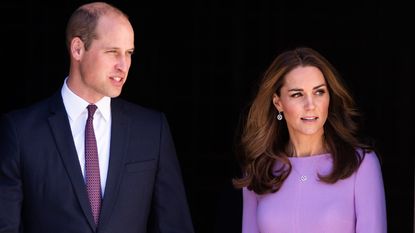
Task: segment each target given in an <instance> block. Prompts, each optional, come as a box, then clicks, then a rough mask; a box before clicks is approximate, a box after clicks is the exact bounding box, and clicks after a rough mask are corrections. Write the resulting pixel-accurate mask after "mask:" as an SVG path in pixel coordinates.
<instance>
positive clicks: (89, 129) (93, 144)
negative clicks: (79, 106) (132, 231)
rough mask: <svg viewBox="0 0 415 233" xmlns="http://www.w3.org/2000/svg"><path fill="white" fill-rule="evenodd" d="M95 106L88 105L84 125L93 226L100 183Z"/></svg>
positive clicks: (96, 220) (86, 166)
mask: <svg viewBox="0 0 415 233" xmlns="http://www.w3.org/2000/svg"><path fill="white" fill-rule="evenodd" d="M96 110H97V106H96V105H93V104H91V105H88V119H87V120H86V125H85V179H86V189H87V191H88V197H89V203H90V204H91V209H92V214H93V216H94V221H95V224H98V220H99V213H100V210H101V182H100V175H99V163H98V149H97V141H96V140H95V133H94V125H93V121H94V113H95V111H96Z"/></svg>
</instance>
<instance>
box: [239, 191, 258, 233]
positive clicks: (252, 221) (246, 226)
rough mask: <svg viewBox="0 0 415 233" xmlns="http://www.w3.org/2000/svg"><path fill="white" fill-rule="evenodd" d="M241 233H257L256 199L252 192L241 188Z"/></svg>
mask: <svg viewBox="0 0 415 233" xmlns="http://www.w3.org/2000/svg"><path fill="white" fill-rule="evenodd" d="M242 192H243V212H242V233H259V229H258V224H257V205H258V203H257V198H256V194H255V193H254V192H253V191H249V190H248V189H247V188H246V187H245V188H243V190H242Z"/></svg>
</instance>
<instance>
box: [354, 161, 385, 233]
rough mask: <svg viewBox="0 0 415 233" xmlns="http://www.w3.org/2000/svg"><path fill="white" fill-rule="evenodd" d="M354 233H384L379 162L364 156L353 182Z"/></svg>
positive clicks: (382, 195) (382, 194) (382, 189)
mask: <svg viewBox="0 0 415 233" xmlns="http://www.w3.org/2000/svg"><path fill="white" fill-rule="evenodd" d="M355 182H356V183H355V208H356V233H386V232H387V223H386V204H385V193H384V186H383V179H382V173H381V167H380V164H379V160H378V158H377V156H376V154H375V153H368V154H366V156H365V158H364V160H363V162H362V164H361V165H360V167H359V170H358V171H357V175H356V181H355Z"/></svg>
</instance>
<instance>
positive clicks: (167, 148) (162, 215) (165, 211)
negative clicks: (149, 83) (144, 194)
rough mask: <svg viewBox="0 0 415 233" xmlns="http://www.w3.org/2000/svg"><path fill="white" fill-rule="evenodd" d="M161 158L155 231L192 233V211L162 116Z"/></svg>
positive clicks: (154, 203)
mask: <svg viewBox="0 0 415 233" xmlns="http://www.w3.org/2000/svg"><path fill="white" fill-rule="evenodd" d="M161 124H162V126H161V132H160V142H161V144H160V155H159V156H160V157H159V164H158V171H157V177H156V183H155V190H154V191H155V193H154V200H153V205H154V211H155V225H156V226H155V229H156V232H159V233H192V232H193V225H192V221H191V216H190V211H189V207H188V205H187V200H186V193H185V189H184V185H183V181H182V176H181V170H180V166H179V162H178V160H177V157H176V151H175V146H174V143H173V139H172V136H171V134H170V129H169V126H168V123H167V120H166V118H165V116H164V114H162V116H161Z"/></svg>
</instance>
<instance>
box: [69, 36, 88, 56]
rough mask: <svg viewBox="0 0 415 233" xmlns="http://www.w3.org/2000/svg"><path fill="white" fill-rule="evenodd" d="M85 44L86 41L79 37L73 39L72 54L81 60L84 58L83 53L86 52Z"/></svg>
mask: <svg viewBox="0 0 415 233" xmlns="http://www.w3.org/2000/svg"><path fill="white" fill-rule="evenodd" d="M84 51H85V46H84V42H83V41H82V40H81V38H79V37H74V38H72V40H71V56H72V57H73V58H74V59H75V60H77V61H79V60H81V58H82V55H83V54H84Z"/></svg>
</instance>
